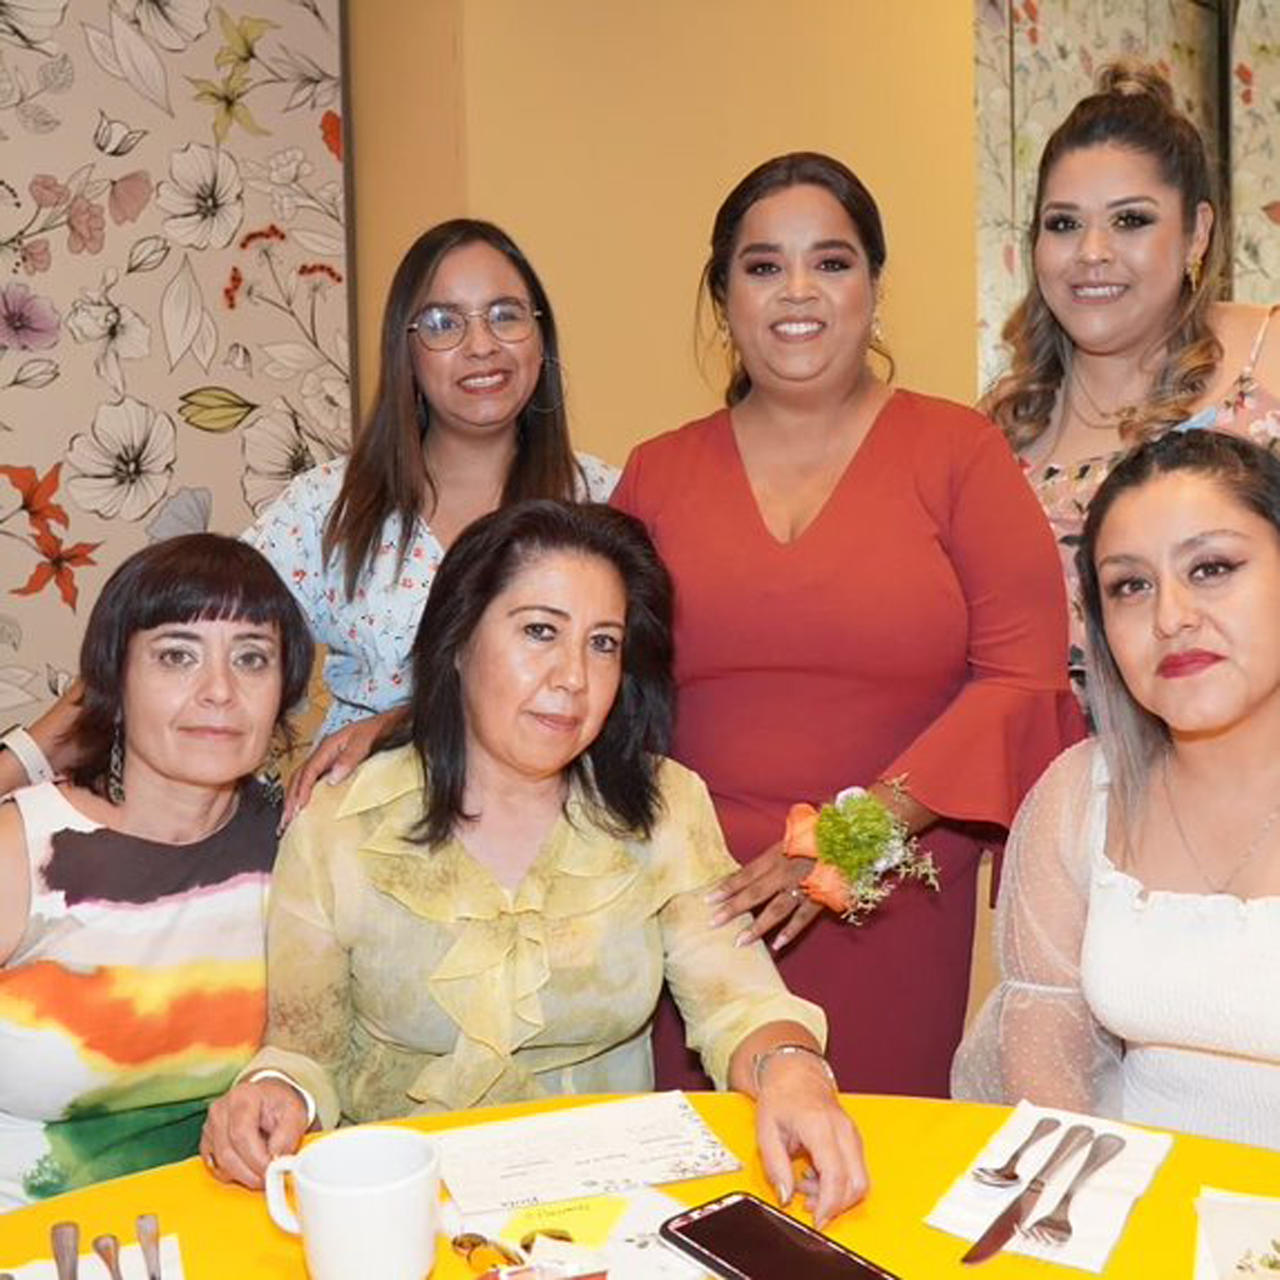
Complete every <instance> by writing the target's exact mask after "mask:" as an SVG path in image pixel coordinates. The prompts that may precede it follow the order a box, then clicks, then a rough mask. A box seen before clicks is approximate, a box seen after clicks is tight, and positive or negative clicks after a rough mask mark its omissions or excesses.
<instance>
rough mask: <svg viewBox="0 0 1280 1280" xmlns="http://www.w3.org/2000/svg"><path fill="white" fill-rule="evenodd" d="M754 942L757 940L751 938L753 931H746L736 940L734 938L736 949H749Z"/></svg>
mask: <svg viewBox="0 0 1280 1280" xmlns="http://www.w3.org/2000/svg"><path fill="white" fill-rule="evenodd" d="M754 941H755V939H754V938H752V936H751V930H750V929H744V930H743V931H742V932H741V933H740V934H738V936H737V937H736V938H734V940H733V945H734V946H735V947H749V946H750V945H751V944H752V942H754Z"/></svg>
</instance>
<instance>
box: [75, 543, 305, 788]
mask: <svg viewBox="0 0 1280 1280" xmlns="http://www.w3.org/2000/svg"><path fill="white" fill-rule="evenodd" d="M224 620H225V621H236V622H239V621H244V622H251V623H253V624H254V625H255V626H270V627H275V629H276V631H277V633H278V634H279V636H280V657H281V664H282V680H281V689H280V706H279V709H278V710H277V713H276V728H277V729H278V730H280V731H281V732H282V733H283V734H284V735H285V737H286V739H288V737H289V725H288V715H289V712H290V711H292V710H293V708H294V707H295V706H296V705H297V704H298V702H299V701H300V700H301V698H302V695H303V694H304V693H305V692H306V689H307V681H308V679H309V678H310V676H311V662H312V658H313V656H314V646H313V644H312V641H311V631H310V629H309V628H308V627H307V620H306V618H305V617H303V614H302V610H301V609H300V608H299V607H298V604H297V601H295V600H294V598H293V596H292V595H290V594H289V589H288V588H287V587H286V586H285V585H284V583H283V582H281V581H280V579H279V577H277V576H276V571H275V570H274V569H273V568H272V567H271V565H270V563H269V562H268V561H267V559H266V557H265V556H263V555H262V554H261V553H260V552H257V551H255V550H254V549H253V548H252V547H251V546H249V544H248V543H246V542H241V541H240V540H239V539H238V538H228V537H226V536H225V535H223V534H220V533H188V534H183V535H182V536H180V537H177V538H166V539H165V540H164V541H162V542H154V543H152V544H151V545H150V546H148V547H144V548H143V549H142V550H141V551H135V552H134V553H133V555H131V556H130V557H129V558H128V559H127V560H126V561H125V562H124V563H123V564H121V565H120V567H119V568H118V569H116V571H115V572H114V573H113V574H112V575H111V577H109V578H108V579H107V581H106V585H105V586H103V588H102V593H101V594H100V595H99V596H98V599H97V601H96V602H95V603H94V606H93V611H92V612H91V613H90V614H89V621H88V623H87V624H86V626H85V632H84V640H83V641H82V642H81V645H80V678H81V679H82V680H83V681H84V696H83V698H82V699H81V703H80V712H79V715H78V716H77V717H76V721H75V724H74V726H73V728H72V731H71V734H72V737H73V739H74V741H75V743H76V745H77V747H78V748H79V752H80V756H81V761H80V763H79V764H78V765H76V767H75V768H74V769H73V770H72V771H71V778H72V781H74V782H76V783H78V784H79V785H80V786H83V787H88V788H89V789H90V790H92V791H95V792H97V793H98V794H99V795H104V794H105V786H106V775H107V766H108V762H109V760H110V756H111V743H112V740H113V738H114V737H115V733H116V725H117V722H118V721H119V720H120V717H121V715H122V714H123V707H124V683H125V664H126V661H127V659H128V653H129V641H130V639H131V638H132V637H133V635H134V633H135V632H138V631H149V630H150V629H151V628H152V627H161V626H164V625H165V624H167V623H171V622H217V621H224Z"/></svg>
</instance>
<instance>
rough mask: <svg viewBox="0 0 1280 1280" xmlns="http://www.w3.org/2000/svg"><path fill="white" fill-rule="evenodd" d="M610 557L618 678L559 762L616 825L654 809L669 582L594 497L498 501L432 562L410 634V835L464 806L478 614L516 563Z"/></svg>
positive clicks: (668, 705) (645, 546)
mask: <svg viewBox="0 0 1280 1280" xmlns="http://www.w3.org/2000/svg"><path fill="white" fill-rule="evenodd" d="M557 551H570V552H576V553H579V554H582V555H586V556H595V557H598V558H599V559H601V560H604V561H606V562H607V563H608V564H611V565H612V566H613V567H614V568H615V569H616V570H617V571H618V574H619V576H620V577H621V578H622V583H623V586H624V588H625V589H626V594H627V612H626V633H625V636H624V638H623V642H622V681H621V684H620V685H619V688H618V696H617V697H616V698H615V699H614V703H613V706H612V707H611V708H610V710H609V714H608V716H606V718H605V722H604V725H603V727H602V728H601V730H600V733H599V735H598V736H597V737H596V739H595V741H594V742H592V743H591V745H590V746H588V747H587V749H586V750H585V751H584V752H583V754H582V755H581V756H579V757H578V758H577V759H576V760H574V761H573V762H572V763H571V764H570V765H569V766H568V768H567V771H566V772H567V773H568V775H569V777H570V779H571V780H573V781H576V782H578V783H579V784H580V785H581V786H582V788H583V791H584V794H586V795H587V796H588V797H589V799H590V801H591V803H592V804H593V805H594V806H595V807H596V809H597V811H598V813H599V816H600V818H601V820H602V822H603V824H604V825H605V826H606V827H608V828H609V829H611V830H614V831H616V832H618V833H637V832H638V833H642V834H644V835H648V834H649V833H650V832H651V831H652V828H653V824H654V822H655V820H656V819H657V816H658V811H659V793H658V785H657V780H656V772H657V766H658V757H659V756H660V755H661V754H662V753H663V752H664V751H665V750H666V748H667V743H668V741H669V739H670V736H671V719H672V706H673V703H674V689H675V686H674V682H673V677H672V671H671V661H672V641H671V620H672V588H671V577H670V575H669V574H668V573H667V570H666V567H665V566H664V565H663V563H662V561H661V559H660V558H659V556H658V553H657V551H656V550H655V549H654V546H653V543H652V542H651V541H650V540H649V535H648V534H647V533H646V532H645V529H644V526H643V525H642V524H641V523H640V522H639V521H638V520H636V519H635V518H634V517H633V516H629V515H625V514H624V513H623V512H621V511H615V510H614V509H613V508H612V507H606V506H602V505H600V504H598V503H583V504H575V503H570V502H558V501H552V500H548V499H542V500H531V501H526V502H518V503H514V504H512V505H510V506H506V507H500V508H499V509H498V510H497V511H493V512H490V514H488V515H486V516H482V517H481V518H480V519H479V520H477V521H475V522H474V523H473V524H471V525H469V526H468V527H467V528H466V529H465V530H464V531H463V532H462V533H461V534H460V535H459V537H458V539H457V541H456V542H454V544H453V546H452V547H450V548H449V552H448V554H447V555H446V556H445V558H444V560H443V561H442V562H441V564H440V568H439V570H438V571H437V573H436V577H435V581H434V582H433V583H432V586H431V594H430V595H429V596H428V597H427V605H426V609H425V610H424V611H423V614H422V621H421V623H420V624H419V626H418V634H417V636H416V638H415V639H414V642H413V687H414V695H413V720H412V725H411V727H410V728H409V729H408V731H407V733H402V734H401V735H400V737H399V738H398V739H396V740H398V741H401V742H403V741H405V740H408V741H411V742H412V743H413V746H414V749H415V750H416V751H417V753H418V756H419V758H420V759H421V761H422V766H423V770H424V774H425V776H426V778H427V790H426V795H425V797H424V801H425V803H424V816H423V820H422V823H421V825H420V826H419V828H418V831H417V836H418V838H420V839H421V840H423V841H424V842H425V843H426V844H428V845H432V846H435V845H440V844H442V843H444V842H445V841H447V840H448V839H450V837H451V836H452V835H453V833H454V829H455V827H456V825H457V824H458V822H460V821H462V820H464V819H465V818H466V817H467V816H468V815H467V814H466V813H465V812H464V810H463V803H462V802H463V794H464V790H465V787H466V778H467V748H466V716H465V710H464V704H463V689H462V678H461V675H460V673H459V665H460V658H461V656H462V654H463V651H464V650H465V649H466V646H467V643H468V641H469V640H470V639H471V636H472V634H473V633H474V631H475V629H476V627H477V625H479V622H480V619H481V617H482V616H483V614H484V611H485V610H486V609H487V608H488V607H489V604H490V603H491V602H492V601H493V600H494V598H495V597H496V596H498V595H499V594H500V593H501V592H502V591H503V589H504V588H505V587H506V586H507V584H508V583H509V582H510V581H511V579H512V578H513V577H514V576H515V574H517V573H518V572H519V571H520V570H521V569H522V568H524V567H525V566H526V565H528V564H529V563H530V562H532V561H534V560H536V559H537V558H538V557H540V556H543V555H546V554H548V553H551V552H557Z"/></svg>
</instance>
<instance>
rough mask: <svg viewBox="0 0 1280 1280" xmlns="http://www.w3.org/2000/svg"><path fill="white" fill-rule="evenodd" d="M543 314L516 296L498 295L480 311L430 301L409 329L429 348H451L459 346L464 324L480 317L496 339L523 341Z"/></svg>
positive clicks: (437, 349) (443, 349)
mask: <svg viewBox="0 0 1280 1280" xmlns="http://www.w3.org/2000/svg"><path fill="white" fill-rule="evenodd" d="M541 314H542V312H541V311H535V310H534V309H533V308H532V307H530V306H529V305H528V304H527V303H524V302H521V301H519V299H517V298H499V299H498V301H497V302H491V303H489V305H488V306H487V307H481V308H480V310H479V311H463V309H462V308H461V307H451V306H449V305H448V304H447V303H442V302H438V303H433V304H432V305H431V306H429V307H427V308H425V309H424V310H423V312H422V314H421V315H420V316H419V317H418V318H417V319H416V320H415V321H414V322H413V323H412V324H411V325H410V326H409V332H410V333H412V334H415V335H416V336H417V339H418V341H419V342H420V343H422V345H423V346H424V347H426V349H427V350H428V351H452V350H453V348H454V347H458V346H461V345H462V341H463V339H464V338H465V337H466V336H467V327H468V326H469V325H470V324H471V321H472V320H474V319H475V318H476V317H477V316H479V317H480V318H481V319H482V320H483V321H484V325H485V328H486V329H488V330H489V332H490V333H491V334H492V335H493V336H494V337H495V338H496V339H497V340H498V341H499V342H508V343H509V342H524V341H525V339H526V338H529V337H532V336H533V330H534V322H535V320H536V319H537V318H538V317H539V316H540V315H541Z"/></svg>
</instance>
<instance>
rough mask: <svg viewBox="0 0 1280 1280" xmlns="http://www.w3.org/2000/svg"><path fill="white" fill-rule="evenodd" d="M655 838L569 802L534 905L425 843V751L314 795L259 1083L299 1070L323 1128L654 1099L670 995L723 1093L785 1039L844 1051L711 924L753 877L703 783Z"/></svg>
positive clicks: (669, 810) (282, 895)
mask: <svg viewBox="0 0 1280 1280" xmlns="http://www.w3.org/2000/svg"><path fill="white" fill-rule="evenodd" d="M659 785H660V789H661V795H662V814H661V817H660V818H659V820H658V822H657V824H656V825H655V828H654V831H653V835H652V837H651V838H650V839H648V840H642V839H623V838H619V837H617V836H613V835H610V834H609V833H607V832H605V831H602V830H601V829H600V828H599V826H597V825H595V824H594V823H593V820H592V811H591V808H590V806H589V805H588V804H587V803H586V802H585V800H584V797H583V796H582V795H581V794H580V793H577V792H575V793H574V794H571V795H570V798H569V801H568V803H567V805H566V807H565V812H564V814H563V815H562V816H561V817H560V819H559V820H558V821H557V822H556V824H555V826H554V827H553V828H552V830H551V832H550V834H549V835H548V837H547V839H546V842H545V843H544V845H543V847H542V849H541V850H540V851H539V853H538V856H537V858H536V859H535V861H534V863H533V865H532V866H531V867H530V869H529V871H528V873H527V874H526V875H525V878H524V880H523V881H522V882H521V883H520V886H519V887H518V889H516V890H515V891H514V892H509V891H508V890H507V889H506V888H504V887H503V886H502V885H501V884H500V883H499V882H498V881H497V880H496V879H495V878H494V877H493V875H492V874H491V873H490V872H489V871H488V870H487V869H486V868H485V867H484V866H483V865H481V864H480V863H479V862H477V861H476V860H475V859H474V858H473V857H472V856H471V854H469V853H468V852H467V850H466V848H465V847H464V846H463V844H462V843H461V842H460V841H458V840H452V841H450V842H449V843H448V844H447V845H445V846H443V847H441V848H439V849H436V850H434V851H433V850H430V849H427V848H425V847H424V846H422V845H420V844H415V843H414V842H413V841H412V840H411V839H410V838H409V834H408V833H409V832H410V831H411V830H412V828H413V826H414V824H415V823H416V822H417V821H418V820H419V819H420V817H421V815H422V790H423V777H422V770H421V766H420V764H419V762H418V759H417V757H416V756H415V755H414V753H413V751H412V749H411V748H409V747H402V748H399V749H397V750H395V751H389V752H385V753H383V754H381V755H377V756H374V757H373V758H372V759H370V760H369V761H367V762H366V763H365V764H364V765H363V766H362V767H361V768H360V769H359V770H358V771H357V772H356V773H355V774H354V775H353V776H352V777H351V778H350V779H349V780H348V781H347V782H346V783H344V784H342V785H340V786H336V787H327V786H321V787H317V788H316V790H315V792H314V793H313V795H312V799H311V802H310V804H308V806H307V808H306V809H305V810H304V811H303V812H302V814H301V815H300V816H299V817H298V818H297V819H296V820H295V821H294V823H293V825H292V826H291V827H290V828H289V831H288V833H287V834H286V836H285V838H284V841H283V843H282V845H281V850H280V857H279V859H278V861H277V863H276V869H275V874H274V876H273V879H272V889H271V905H270V911H269V917H268V930H267V972H268V983H269V1018H268V1026H267V1039H266V1045H265V1047H264V1048H263V1049H262V1050H261V1052H260V1053H259V1054H258V1055H257V1057H255V1058H254V1060H253V1062H252V1063H250V1065H249V1066H248V1067H247V1068H246V1069H245V1072H244V1073H243V1074H244V1075H248V1074H251V1073H252V1072H254V1071H259V1070H262V1069H264V1068H273V1069H275V1070H279V1071H284V1072H286V1073H287V1074H288V1075H289V1076H290V1077H291V1078H292V1079H294V1080H296V1081H297V1082H298V1083H299V1084H300V1085H302V1086H303V1087H304V1088H305V1089H307V1090H308V1091H309V1092H310V1093H311V1094H312V1096H313V1097H314V1098H315V1100H316V1103H317V1107H318V1110H319V1115H320V1118H321V1121H322V1123H323V1124H324V1125H325V1126H326V1127H331V1126H333V1125H334V1124H336V1123H338V1122H339V1120H342V1121H346V1122H361V1121H367V1120H377V1119H387V1118H390V1117H394V1116H405V1115H414V1114H421V1113H424V1112H431V1111H446V1110H450V1111H451V1110H457V1109H459V1108H463V1107H471V1106H479V1105H485V1104H491V1103H503V1102H513V1101H517V1100H520V1099H527V1098H537V1097H541V1096H544V1095H547V1094H562V1093H620V1092H635V1091H642V1090H647V1089H651V1088H652V1087H653V1064H652V1058H651V1054H650V1049H649V1022H650V1019H651V1017H652V1015H653V1011H654V1007H655V1005H656V1004H657V1000H658V992H659V989H660V987H661V985H662V981H663V979H664V977H665V978H666V980H667V981H668V982H669V983H670V986H671V991H672V994H673V995H674V996H675V999H676V1002H677V1004H678V1005H679V1008H680V1011H681V1014H682V1015H683V1017H684V1021H685V1025H686V1027H687V1029H688V1041H689V1044H690V1045H691V1047H693V1048H694V1049H696V1050H697V1051H698V1052H699V1053H700V1054H701V1055H702V1060H703V1064H704V1065H705V1067H706V1069H707V1071H708V1073H709V1074H710V1075H711V1077H712V1079H713V1080H714V1081H715V1082H716V1085H717V1086H718V1087H720V1088H723V1087H724V1086H725V1080H726V1076H727V1074H728V1066H729V1058H730V1056H731V1055H732V1053H733V1050H734V1049H735V1048H736V1047H737V1045H738V1044H740V1043H741V1041H742V1040H743V1039H744V1038H745V1037H746V1036H747V1035H748V1034H749V1033H750V1032H752V1031H753V1030H755V1029H756V1028H757V1027H759V1026H761V1025H762V1024H764V1023H767V1022H775V1021H779V1020H788V1021H793V1022H799V1023H801V1024H802V1025H804V1026H806V1027H808V1028H809V1030H810V1031H812V1033H813V1034H814V1035H815V1036H816V1037H817V1038H818V1040H819V1042H825V1038H826V1019H825V1017H824V1016H823V1013H822V1010H820V1009H819V1008H818V1007H817V1006H816V1005H813V1004H810V1003H809V1002H807V1001H805V1000H801V999H799V998H797V997H795V996H793V995H791V994H790V993H789V992H788V991H787V990H786V988H785V987H784V986H783V984H782V980H781V978H779V976H778V973H777V970H776V969H775V968H774V966H773V962H772V960H771V959H770V958H769V953H768V951H767V949H766V948H765V947H764V946H763V944H761V943H756V944H755V945H754V946H751V947H745V948H738V947H735V946H734V938H735V937H736V936H737V934H738V932H739V930H740V928H741V926H742V922H739V924H738V925H734V924H727V925H725V926H723V927H722V928H719V929H713V928H711V925H710V918H711V910H710V908H709V907H708V906H707V905H706V903H705V902H704V901H703V898H704V895H705V894H706V892H707V890H708V889H709V887H710V886H711V885H713V884H715V883H716V882H717V881H718V880H720V879H721V878H722V877H723V876H724V875H725V874H726V873H729V872H732V871H734V870H735V869H736V868H737V863H735V862H734V861H733V859H732V858H731V857H730V855H729V853H728V851H727V850H726V848H725V845H724V838H723V837H722V836H721V834H720V827H719V824H718V823H717V821H716V816H715V812H714V810H713V809H712V806H711V799H710V797H709V795H708V794H707V789H706V787H705V786H704V784H703V782H702V780H701V779H700V778H699V777H698V776H697V775H696V774H694V773H691V772H690V771H689V770H688V769H685V768H683V767H681V766H680V765H678V764H676V763H675V762H674V761H671V760H664V761H663V762H662V765H661V769H660V772H659Z"/></svg>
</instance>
